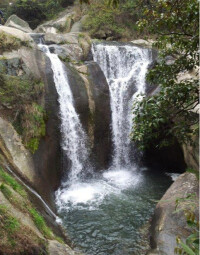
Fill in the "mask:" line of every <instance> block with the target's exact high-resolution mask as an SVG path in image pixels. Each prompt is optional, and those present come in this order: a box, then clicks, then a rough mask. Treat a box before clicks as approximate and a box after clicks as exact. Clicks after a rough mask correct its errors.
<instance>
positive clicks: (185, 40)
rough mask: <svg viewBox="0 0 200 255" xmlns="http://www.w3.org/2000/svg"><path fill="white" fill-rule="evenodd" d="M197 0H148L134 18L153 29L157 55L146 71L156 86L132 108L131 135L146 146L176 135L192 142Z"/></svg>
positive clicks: (195, 118)
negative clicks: (149, 3) (151, 66)
mask: <svg viewBox="0 0 200 255" xmlns="http://www.w3.org/2000/svg"><path fill="white" fill-rule="evenodd" d="M197 24H198V3H197V1H196V0H188V1H187V0H182V1H174V0H168V1H156V0H152V1H151V6H147V7H146V10H145V11H144V18H143V19H141V20H140V21H139V22H138V26H139V28H140V29H146V30H148V31H149V32H151V33H153V34H155V36H156V39H157V40H156V43H155V44H154V47H157V48H158V49H159V50H160V52H159V59H158V61H157V63H156V64H155V66H154V67H153V68H152V69H151V70H150V71H149V72H148V74H147V80H148V82H149V83H150V84H154V85H158V86H159V88H160V92H159V93H158V94H156V95H154V96H152V97H150V98H149V97H148V98H144V99H143V101H142V102H139V103H136V105H135V106H134V108H133V114H134V121H133V131H132V139H133V140H134V141H135V142H136V143H138V145H139V147H140V148H142V149H144V148H146V147H149V146H155V147H162V146H167V145H169V144H170V143H173V141H175V139H178V141H179V142H180V143H186V142H190V141H191V139H192V137H193V136H194V135H195V134H197V132H198V131H197V129H196V128H195V125H196V124H197V123H198V116H197V115H196V114H195V110H196V109H195V107H196V106H197V104H198V93H199V91H198V75H197V73H196V74H195V70H196V69H197V67H198V65H199V53H198V26H197Z"/></svg>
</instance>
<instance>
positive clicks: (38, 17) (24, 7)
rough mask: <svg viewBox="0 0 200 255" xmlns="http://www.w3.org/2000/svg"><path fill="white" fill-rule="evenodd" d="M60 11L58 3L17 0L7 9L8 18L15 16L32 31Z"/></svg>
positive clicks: (52, 1) (48, 0)
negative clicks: (23, 21)
mask: <svg viewBox="0 0 200 255" xmlns="http://www.w3.org/2000/svg"><path fill="white" fill-rule="evenodd" d="M61 10H62V7H61V5H60V3H59V1H54V0H46V1H39V0H17V1H16V2H15V3H13V4H12V5H11V6H10V8H9V9H8V16H9V15H12V14H16V15H17V16H18V17H20V18H21V19H23V20H25V21H27V22H28V23H29V25H30V27H31V28H33V29H34V28H36V27H37V26H38V25H39V24H40V23H41V22H42V21H44V20H47V19H50V18H53V16H54V15H55V14H56V13H58V12H59V11H61Z"/></svg>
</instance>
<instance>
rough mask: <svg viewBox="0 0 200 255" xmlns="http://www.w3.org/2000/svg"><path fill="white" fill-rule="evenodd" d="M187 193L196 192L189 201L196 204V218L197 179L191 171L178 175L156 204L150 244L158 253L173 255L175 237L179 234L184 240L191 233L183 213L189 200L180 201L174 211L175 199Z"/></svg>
mask: <svg viewBox="0 0 200 255" xmlns="http://www.w3.org/2000/svg"><path fill="white" fill-rule="evenodd" d="M189 194H196V197H194V199H193V200H192V202H191V203H192V205H194V204H196V211H195V214H196V216H197V218H198V198H199V190H198V180H197V178H196V176H195V175H194V174H192V173H184V174H182V175H180V176H179V177H178V178H177V179H176V181H175V182H174V183H173V184H172V185H171V187H170V188H169V189H168V190H167V192H166V193H165V194H164V196H163V197H162V199H161V200H160V202H159V203H158V204H157V206H156V209H155V212H154V216H153V220H152V225H151V246H152V248H153V249H155V251H156V252H157V253H158V254H159V255H174V248H175V247H176V246H177V243H176V237H177V236H179V237H180V238H181V239H182V241H183V242H184V241H185V239H186V238H187V237H188V236H189V235H190V234H191V233H192V229H191V228H190V227H188V225H187V222H186V217H185V214H184V210H185V209H188V208H189V207H188V206H189V202H188V201H186V202H181V203H180V205H179V207H178V210H177V211H176V201H177V199H178V198H186V197H187V196H188V195H189ZM152 253H153V254H154V252H152ZM150 254H151V253H150Z"/></svg>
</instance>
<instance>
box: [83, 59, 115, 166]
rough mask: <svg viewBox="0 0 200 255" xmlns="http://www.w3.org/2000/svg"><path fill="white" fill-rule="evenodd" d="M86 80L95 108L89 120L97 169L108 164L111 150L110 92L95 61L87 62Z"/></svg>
mask: <svg viewBox="0 0 200 255" xmlns="http://www.w3.org/2000/svg"><path fill="white" fill-rule="evenodd" d="M87 69H88V80H89V84H90V89H91V92H92V98H93V100H94V105H95V109H94V112H93V113H92V116H91V119H90V121H91V122H92V124H93V127H94V148H93V153H94V158H95V162H97V169H106V168H108V166H109V162H110V157H111V151H112V137H111V136H112V135H111V128H110V123H111V109H110V93H109V86H108V83H107V81H106V78H105V76H104V74H103V72H102V70H101V69H100V67H99V65H98V64H96V63H95V62H90V63H88V64H87Z"/></svg>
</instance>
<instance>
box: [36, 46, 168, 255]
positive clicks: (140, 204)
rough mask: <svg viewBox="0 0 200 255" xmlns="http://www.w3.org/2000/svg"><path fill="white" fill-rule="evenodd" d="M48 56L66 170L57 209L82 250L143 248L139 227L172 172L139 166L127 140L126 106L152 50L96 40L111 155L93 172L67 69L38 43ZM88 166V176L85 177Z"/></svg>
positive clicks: (93, 254) (137, 91)
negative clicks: (106, 93) (106, 99)
mask: <svg viewBox="0 0 200 255" xmlns="http://www.w3.org/2000/svg"><path fill="white" fill-rule="evenodd" d="M40 47H41V48H42V49H43V50H44V51H45V52H46V54H47V56H48V57H49V59H50V61H51V67H52V70H53V74H54V81H55V86H56V89H57V92H58V95H59V103H60V118H61V122H62V125H61V132H62V148H63V151H64V153H65V154H66V156H67V157H68V159H69V162H70V164H69V165H70V169H69V176H68V178H67V179H64V180H63V183H62V185H61V187H60V188H59V190H58V191H57V192H56V204H57V208H58V212H59V214H60V216H61V218H62V219H63V224H64V226H65V227H66V228H67V231H68V233H69V235H70V236H71V238H72V240H73V242H74V243H75V245H76V246H77V247H78V248H80V249H81V250H82V251H84V252H85V254H87V255H108V254H112V255H118V254H119V255H122V254H123V255H133V254H138V255H142V254H144V250H145V249H146V247H147V246H148V245H147V243H148V242H147V240H146V239H145V238H144V235H143V234H142V230H141V228H142V227H143V226H144V225H145V224H146V223H147V222H148V220H149V218H150V216H151V215H152V212H153V209H154V207H155V202H154V201H153V199H155V200H158V199H160V197H161V196H162V194H163V193H164V191H165V190H166V189H167V187H168V186H169V184H170V183H171V178H170V177H169V176H168V177H167V176H164V174H163V175H162V174H158V173H154V172H151V171H149V170H148V169H140V168H138V166H137V164H136V163H135V155H136V150H135V148H134V146H133V145H131V143H130V137H129V135H130V132H131V121H132V114H131V108H132V104H133V102H134V100H139V99H138V98H140V97H138V96H139V95H141V94H144V93H145V74H146V72H147V68H148V65H149V64H150V63H151V61H152V58H151V51H150V50H148V49H142V48H138V47H135V46H133V45H113V44H111V45H110V44H95V45H93V47H92V52H93V57H94V61H96V62H97V63H98V64H99V66H100V67H101V69H102V71H103V72H104V74H105V76H106V79H107V81H108V85H109V89H110V97H111V110H112V123H111V124H112V137H113V147H114V150H113V155H112V164H111V166H110V168H109V169H107V170H105V171H103V172H102V173H98V174H95V173H94V172H93V171H92V169H91V167H90V164H89V162H88V158H89V152H88V142H87V136H86V134H85V132H84V130H83V128H82V126H81V122H80V119H79V116H78V114H77V113H76V110H75V107H74V100H73V95H72V92H71V90H70V84H69V81H68V77H67V73H66V71H65V69H64V66H63V64H62V62H61V61H60V60H59V58H58V56H57V55H56V54H52V53H50V52H49V49H48V47H47V46H44V45H40ZM87 172H90V173H92V175H93V178H92V179H86V178H84V176H85V173H87Z"/></svg>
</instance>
